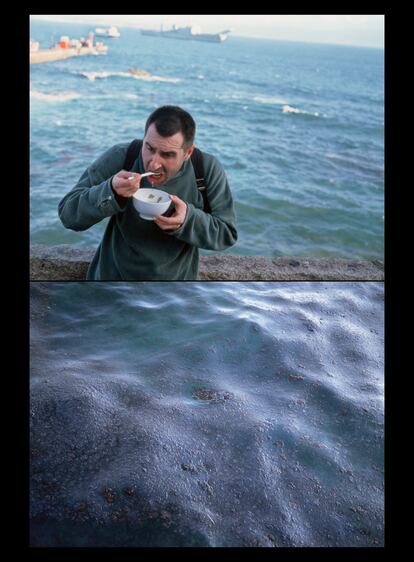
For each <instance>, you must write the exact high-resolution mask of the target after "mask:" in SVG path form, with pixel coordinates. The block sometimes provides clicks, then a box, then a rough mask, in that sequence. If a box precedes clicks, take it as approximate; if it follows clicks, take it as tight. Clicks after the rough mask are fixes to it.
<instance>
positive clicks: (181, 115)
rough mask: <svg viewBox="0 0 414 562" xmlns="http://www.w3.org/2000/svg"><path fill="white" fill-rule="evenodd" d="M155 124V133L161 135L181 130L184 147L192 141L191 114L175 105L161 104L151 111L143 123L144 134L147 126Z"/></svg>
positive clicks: (193, 135)
mask: <svg viewBox="0 0 414 562" xmlns="http://www.w3.org/2000/svg"><path fill="white" fill-rule="evenodd" d="M152 123H154V124H155V128H156V130H157V133H158V134H159V135H161V136H162V137H171V136H172V135H175V133H178V132H181V133H182V134H183V137H184V148H188V147H189V146H190V145H192V144H193V142H194V137H195V130H196V124H195V121H194V119H193V118H192V117H191V115H190V114H189V113H188V112H187V111H184V109H181V107H177V106H176V105H163V106H162V107H159V108H158V109H156V110H155V111H153V112H152V113H151V115H150V116H149V117H148V119H147V122H146V123H145V134H147V131H148V127H149V126H150V125H152Z"/></svg>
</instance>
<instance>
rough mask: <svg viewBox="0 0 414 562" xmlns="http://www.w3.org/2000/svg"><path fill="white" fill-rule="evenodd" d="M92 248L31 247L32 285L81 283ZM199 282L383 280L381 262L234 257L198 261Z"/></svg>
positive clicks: (223, 256)
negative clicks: (42, 283)
mask: <svg viewBox="0 0 414 562" xmlns="http://www.w3.org/2000/svg"><path fill="white" fill-rule="evenodd" d="M94 253H95V249H94V248H77V247H74V246H70V245H68V244H61V245H57V246H43V245H34V246H32V247H31V250H30V279H31V280H33V281H54V280H60V281H65V280H66V281H79V280H83V279H85V276H86V271H87V269H88V265H89V263H90V261H91V259H92V257H93V255H94ZM199 279H200V280H224V281H225V280H229V281H232V280H257V281H260V280H262V281H266V280H281V281H283V280H298V281H299V280H327V281H330V280H336V281H338V280H348V281H352V280H362V281H364V280H367V281H374V280H375V281H381V280H383V279H384V264H383V262H381V261H378V260H375V261H360V260H359V261H352V260H344V259H335V258H301V257H289V256H285V257H280V258H273V259H271V258H266V257H262V256H237V255H232V254H220V253H218V254H215V255H208V256H201V257H200V268H199Z"/></svg>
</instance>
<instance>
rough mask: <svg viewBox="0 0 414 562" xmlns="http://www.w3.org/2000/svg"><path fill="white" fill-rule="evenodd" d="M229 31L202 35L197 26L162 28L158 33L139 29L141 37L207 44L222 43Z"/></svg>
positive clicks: (153, 30)
mask: <svg viewBox="0 0 414 562" xmlns="http://www.w3.org/2000/svg"><path fill="white" fill-rule="evenodd" d="M230 31H231V30H230V29H226V30H224V31H220V32H219V33H202V30H201V27H200V26H199V25H188V26H186V27H177V26H176V25H173V26H172V29H168V30H165V31H164V30H163V29H162V26H161V29H160V30H159V31H157V30H155V29H141V34H142V35H152V36H157V37H166V38H167V39H184V40H191V41H208V42H209V43H222V42H223V41H225V40H226V39H227V37H228V34H229V33H230Z"/></svg>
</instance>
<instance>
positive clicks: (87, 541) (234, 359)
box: [30, 282, 384, 547]
mask: <svg viewBox="0 0 414 562" xmlns="http://www.w3.org/2000/svg"><path fill="white" fill-rule="evenodd" d="M30 290H31V306H30V317H31V325H30V329H31V342H30V347H31V353H30V361H31V374H30V421H31V424H30V425H31V437H30V446H31V478H30V492H31V504H30V505H31V507H30V515H31V543H32V545H35V546H265V547H266V546H268V547H272V546H374V547H375V546H381V545H383V543H384V538H383V533H384V513H383V502H384V434H383V430H384V426H383V422H384V373H383V369H384V357H383V328H384V325H383V304H384V303H383V299H384V291H383V284H382V283H377V282H371V283H353V282H329V283H321V282H317V283H314V282H278V283H242V282H239V283H225V282H209V283H200V282H198V283H178V282H171V283H146V282H142V283H134V284H131V283H129V284H128V283H57V282H55V283H40V282H32V283H31V284H30Z"/></svg>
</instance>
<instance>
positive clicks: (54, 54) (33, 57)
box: [30, 45, 107, 64]
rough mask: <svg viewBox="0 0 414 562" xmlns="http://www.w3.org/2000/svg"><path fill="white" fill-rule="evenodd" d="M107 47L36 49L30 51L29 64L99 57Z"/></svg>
mask: <svg viewBox="0 0 414 562" xmlns="http://www.w3.org/2000/svg"><path fill="white" fill-rule="evenodd" d="M106 51H107V47H106V46H104V45H100V46H95V47H69V48H66V49H63V48H62V47H54V48H52V49H38V50H37V51H30V64H38V63H41V62H52V61H56V60H63V59H68V58H70V57H79V56H83V55H99V54H102V53H106Z"/></svg>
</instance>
